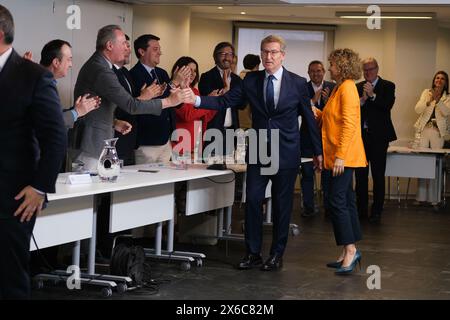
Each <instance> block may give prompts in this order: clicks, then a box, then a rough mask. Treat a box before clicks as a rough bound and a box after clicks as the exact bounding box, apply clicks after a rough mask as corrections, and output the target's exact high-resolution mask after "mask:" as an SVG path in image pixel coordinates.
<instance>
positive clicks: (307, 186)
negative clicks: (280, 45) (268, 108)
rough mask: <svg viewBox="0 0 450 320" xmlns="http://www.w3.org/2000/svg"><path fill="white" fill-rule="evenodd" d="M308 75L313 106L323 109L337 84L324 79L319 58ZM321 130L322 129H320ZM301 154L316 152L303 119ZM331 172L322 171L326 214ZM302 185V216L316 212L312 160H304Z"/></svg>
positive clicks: (310, 66) (328, 208)
mask: <svg viewBox="0 0 450 320" xmlns="http://www.w3.org/2000/svg"><path fill="white" fill-rule="evenodd" d="M308 75H309V78H310V79H311V80H310V81H308V84H307V86H308V96H309V98H310V99H311V100H310V103H311V107H313V106H314V107H316V108H318V109H320V110H323V108H324V107H325V104H326V103H327V100H328V97H329V95H330V93H331V91H333V88H334V86H335V84H334V83H333V82H329V81H325V80H323V78H324V76H325V68H324V66H323V63H322V62H321V61H319V60H313V61H311V62H310V63H309V66H308ZM319 132H320V131H319ZM300 140H301V142H302V143H301V155H302V158H311V157H312V156H313V154H314V152H313V145H312V140H311V136H310V134H309V130H308V126H307V125H306V123H305V122H303V121H302V124H301V126H300ZM329 177H330V172H329V171H326V170H325V171H322V173H321V180H322V181H321V186H322V194H323V206H324V209H325V215H326V216H328V214H329V210H330V204H329V200H328V194H329V187H328V186H329V183H330V179H329ZM301 187H302V195H303V212H302V217H309V216H313V215H315V214H316V207H315V205H314V168H313V164H312V162H304V163H302V165H301Z"/></svg>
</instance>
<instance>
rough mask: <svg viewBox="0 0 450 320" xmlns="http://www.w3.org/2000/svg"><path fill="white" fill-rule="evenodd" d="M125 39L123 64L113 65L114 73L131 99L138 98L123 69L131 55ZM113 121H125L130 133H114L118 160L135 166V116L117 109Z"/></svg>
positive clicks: (128, 42)
mask: <svg viewBox="0 0 450 320" xmlns="http://www.w3.org/2000/svg"><path fill="white" fill-rule="evenodd" d="M125 39H126V40H127V52H126V54H125V59H124V61H123V62H121V63H119V64H117V65H115V68H114V72H115V73H116V75H117V78H118V79H119V82H120V84H121V85H122V87H124V89H125V90H126V91H127V92H128V93H129V94H130V95H132V96H133V97H136V96H138V95H139V94H138V92H137V91H136V88H135V85H134V81H133V79H132V77H131V74H130V71H128V69H127V68H126V67H125V65H127V64H129V63H130V55H131V45H130V38H129V37H128V35H125ZM114 116H115V119H116V121H117V120H121V121H126V122H127V123H129V124H130V126H131V131H130V132H129V133H127V134H126V135H123V134H122V133H120V132H117V131H116V132H115V133H114V137H115V138H119V140H117V143H116V150H117V155H118V156H119V159H122V160H123V163H124V165H126V166H128V165H133V164H135V159H134V149H135V147H136V139H137V121H136V116H134V115H132V114H129V113H128V112H126V111H124V110H122V109H120V108H117V109H116V111H115V113H114Z"/></svg>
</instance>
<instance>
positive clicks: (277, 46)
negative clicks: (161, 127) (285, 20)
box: [190, 35, 322, 271]
mask: <svg viewBox="0 0 450 320" xmlns="http://www.w3.org/2000/svg"><path fill="white" fill-rule="evenodd" d="M285 48H286V45H285V42H284V40H283V39H282V38H280V37H278V36H274V35H270V36H267V37H266V38H264V39H263V40H262V41H261V58H262V62H263V65H264V69H265V70H263V71H257V72H252V73H250V74H248V75H247V76H246V77H245V79H244V80H243V81H242V83H241V85H240V86H236V87H234V88H232V89H231V90H230V91H229V92H227V93H226V94H225V95H223V96H220V97H203V96H202V97H195V96H194V94H192V97H191V101H190V102H192V103H195V105H196V106H200V107H203V108H208V109H217V110H220V109H222V108H226V107H233V108H236V107H238V106H241V105H245V104H246V103H249V104H250V107H251V111H252V127H253V129H254V130H256V131H257V140H258V141H257V145H259V146H261V145H265V146H267V147H268V149H269V150H272V149H273V148H272V147H273V145H275V144H278V146H277V147H278V150H279V152H278V153H276V154H271V157H272V161H277V160H278V161H279V163H278V168H279V169H278V170H277V171H276V173H271V174H267V172H266V171H265V170H264V169H267V164H265V162H264V159H263V158H262V157H261V156H260V155H258V157H257V161H256V163H249V164H248V166H247V190H246V194H247V203H246V208H245V244H246V250H247V252H246V255H245V257H244V258H243V259H242V261H241V262H240V263H239V264H238V266H237V267H238V268H239V269H251V268H253V267H256V266H260V265H261V264H262V262H263V260H262V257H261V249H262V231H263V230H262V229H263V228H262V226H263V214H262V203H263V200H264V196H265V189H266V186H267V183H268V182H269V180H271V181H272V199H273V230H272V246H271V249H270V257H269V258H268V259H267V260H266V261H265V262H264V264H262V266H261V270H264V271H272V270H277V269H278V268H281V266H282V257H283V253H284V250H285V248H286V244H287V239H288V235H289V222H290V216H291V211H292V202H293V193H294V185H295V179H296V177H297V172H298V168H299V165H300V135H299V133H298V132H299V128H298V120H297V118H298V116H299V115H301V116H302V117H303V121H305V122H306V123H307V124H308V129H309V132H310V134H311V139H312V145H313V150H314V162H315V165H316V167H317V168H318V169H321V168H322V147H321V141H320V136H319V132H318V128H317V125H316V122H315V119H314V115H313V112H312V110H311V106H310V102H309V98H308V91H307V87H306V79H304V78H302V77H300V76H298V75H296V74H294V73H292V72H289V71H287V70H286V69H285V68H283V66H282V63H283V60H284V57H285ZM261 129H263V130H261ZM250 130H251V129H250ZM258 130H261V132H262V133H263V134H260V132H259V133H258ZM264 130H267V131H269V132H270V133H269V134H267V133H266V132H265V131H264ZM272 131H275V132H278V133H279V139H278V140H277V141H275V140H271V137H272V136H273V135H272ZM261 139H262V140H263V141H261V142H260V141H259V140H261ZM254 148H255V145H249V149H250V150H252V149H254ZM275 149H276V148H275ZM251 158H252V155H251V154H250V157H249V159H251Z"/></svg>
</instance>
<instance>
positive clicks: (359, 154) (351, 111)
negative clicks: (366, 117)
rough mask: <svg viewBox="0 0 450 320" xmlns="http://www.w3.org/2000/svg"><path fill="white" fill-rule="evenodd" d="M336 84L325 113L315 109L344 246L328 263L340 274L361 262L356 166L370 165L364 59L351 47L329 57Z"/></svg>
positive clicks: (337, 229)
mask: <svg viewBox="0 0 450 320" xmlns="http://www.w3.org/2000/svg"><path fill="white" fill-rule="evenodd" d="M328 60H329V62H330V68H329V71H330V74H331V78H332V79H333V80H335V81H336V87H335V88H334V90H333V91H332V93H331V96H330V98H329V99H328V102H327V104H326V106H325V108H324V109H323V111H322V112H320V110H318V109H314V113H315V114H316V117H317V118H318V119H319V123H320V124H321V126H322V144H323V158H324V167H325V169H326V170H332V178H331V186H330V205H331V209H332V210H331V212H332V215H331V217H332V222H333V229H334V236H335V239H336V243H337V245H338V246H343V250H342V253H341V255H340V256H339V258H338V259H337V260H336V261H334V262H330V263H328V264H327V266H328V267H330V268H336V271H335V272H336V274H346V273H350V272H352V271H353V270H354V269H355V267H356V264H357V263H360V261H361V253H360V251H359V250H357V249H356V242H357V241H359V240H361V230H360V225H359V220H358V211H357V208H356V201H355V194H354V191H353V186H352V185H353V183H352V182H353V171H354V168H358V167H365V166H366V165H367V161H366V155H365V152H364V145H363V141H362V137H361V125H360V124H361V114H360V106H359V95H358V90H357V89H356V85H355V80H358V79H359V78H360V77H361V61H360V59H359V57H358V54H357V53H355V52H354V51H352V50H350V49H336V50H334V51H333V52H331V54H330V56H329V57H328Z"/></svg>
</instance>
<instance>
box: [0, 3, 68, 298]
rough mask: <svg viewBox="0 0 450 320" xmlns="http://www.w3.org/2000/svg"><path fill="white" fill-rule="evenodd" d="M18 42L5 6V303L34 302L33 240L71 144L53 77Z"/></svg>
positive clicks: (1, 167) (1, 131) (0, 253)
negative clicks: (27, 57)
mask: <svg viewBox="0 0 450 320" xmlns="http://www.w3.org/2000/svg"><path fill="white" fill-rule="evenodd" d="M13 40H14V21H13V17H12V15H11V13H10V12H9V10H8V9H7V8H5V7H4V6H2V5H0V101H1V108H0V136H1V137H2V138H1V139H0V150H2V154H1V156H0V195H1V196H0V300H3V299H5V300H7V299H15V300H17V299H29V298H30V293H31V288H30V277H29V260H30V252H29V251H30V239H31V235H32V232H33V228H34V223H35V221H36V216H37V215H38V214H39V213H40V212H41V210H42V209H43V205H44V202H45V198H46V196H45V194H46V193H53V192H55V182H56V178H57V176H58V172H59V169H60V168H61V164H62V161H63V159H64V154H65V151H66V144H67V141H66V140H67V132H66V128H65V126H64V120H63V115H62V107H61V103H60V100H59V97H58V92H57V90H56V86H55V84H54V81H53V75H52V74H51V73H50V72H49V71H47V70H45V69H44V68H43V67H42V66H40V65H38V64H35V63H33V62H31V61H28V60H25V59H23V58H22V57H20V56H19V55H18V54H17V52H16V51H15V50H14V49H13V47H12V43H13ZM49 232H50V231H49Z"/></svg>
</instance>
